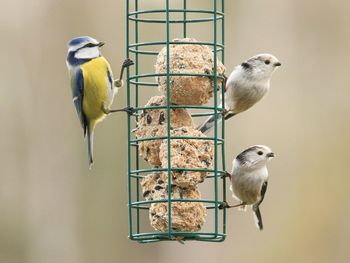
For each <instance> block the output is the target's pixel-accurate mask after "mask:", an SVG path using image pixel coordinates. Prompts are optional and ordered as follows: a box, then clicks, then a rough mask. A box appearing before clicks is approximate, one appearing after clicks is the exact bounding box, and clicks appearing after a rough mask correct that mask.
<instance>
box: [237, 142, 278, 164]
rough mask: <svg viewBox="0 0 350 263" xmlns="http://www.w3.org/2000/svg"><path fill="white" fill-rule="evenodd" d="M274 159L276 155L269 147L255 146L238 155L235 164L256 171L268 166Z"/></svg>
mask: <svg viewBox="0 0 350 263" xmlns="http://www.w3.org/2000/svg"><path fill="white" fill-rule="evenodd" d="M273 157H275V154H274V153H273V152H272V151H271V149H270V148H269V147H267V146H265V145H254V146H251V147H249V148H247V149H246V150H244V151H243V152H241V153H240V154H239V155H237V157H236V159H235V160H234V162H236V165H239V166H241V167H246V168H253V169H255V168H259V167H262V166H264V165H266V163H267V161H269V160H270V159H271V158H273Z"/></svg>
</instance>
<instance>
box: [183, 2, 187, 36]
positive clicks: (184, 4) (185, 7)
mask: <svg viewBox="0 0 350 263" xmlns="http://www.w3.org/2000/svg"><path fill="white" fill-rule="evenodd" d="M183 10H184V15H183V19H184V25H183V26H184V27H183V33H184V34H183V36H184V38H186V37H187V22H186V20H187V14H186V10H187V0H183Z"/></svg>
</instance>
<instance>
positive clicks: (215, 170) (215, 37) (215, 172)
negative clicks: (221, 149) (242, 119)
mask: <svg viewBox="0 0 350 263" xmlns="http://www.w3.org/2000/svg"><path fill="white" fill-rule="evenodd" d="M216 9H217V6H216V0H214V21H213V22H214V23H213V24H214V114H215V116H216V118H215V123H214V182H215V238H216V237H217V234H218V220H219V218H218V206H219V204H218V120H217V116H218V115H217V114H218V98H217V97H218V96H217V95H218V94H217V93H218V92H217V81H218V80H217V32H216V27H217V14H216Z"/></svg>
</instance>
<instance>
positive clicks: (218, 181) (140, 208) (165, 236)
mask: <svg viewBox="0 0 350 263" xmlns="http://www.w3.org/2000/svg"><path fill="white" fill-rule="evenodd" d="M192 1H194V0H192ZM139 2H142V0H126V14H127V15H126V55H127V58H131V59H132V60H134V62H135V65H134V67H133V69H128V72H127V105H128V106H129V107H132V108H134V109H135V113H134V114H133V115H129V116H128V120H127V127H128V210H129V238H130V239H131V240H136V241H138V242H140V243H150V242H157V241H163V240H168V241H171V240H177V237H181V238H183V239H182V240H183V241H186V240H197V241H209V242H222V241H224V240H225V237H226V209H225V206H223V207H224V208H223V209H219V206H220V205H221V204H222V205H224V204H225V202H226V178H225V176H224V175H225V155H224V152H225V148H224V129H225V127H224V119H223V118H224V117H223V114H220V113H221V112H223V109H224V105H222V107H219V106H218V102H219V97H220V93H219V92H218V91H217V85H218V82H217V81H218V79H219V78H222V76H217V70H216V69H217V57H218V56H219V55H221V61H222V63H224V36H225V35H224V0H211V1H209V2H210V3H211V7H210V9H211V10H198V9H189V8H187V6H188V2H190V0H172V1H170V0H164V3H165V7H164V9H155V10H140V9H139V6H140V3H139ZM146 2H148V1H146ZM169 2H171V3H174V2H176V3H177V4H181V6H182V8H181V9H179V8H171V7H170V3H169ZM201 2H202V1H201ZM203 2H205V3H207V2H208V1H203ZM205 3H203V5H205ZM219 5H220V8H219ZM131 7H133V10H130V9H131ZM219 9H220V10H219ZM175 14H178V15H177V18H172V15H175ZM179 14H180V16H182V18H178V17H179ZM191 14H192V15H193V16H196V17H195V18H190V17H191ZM160 15H163V18H158V17H159V16H160ZM198 16H201V17H198ZM202 16H203V17H202ZM150 17H151V18H150ZM156 17H157V18H156ZM146 23H147V24H148V26H152V24H154V25H155V24H158V25H159V24H164V30H165V32H166V37H165V39H161V40H159V41H154V42H141V41H140V39H139V38H140V36H139V33H140V32H139V31H140V30H139V27H140V26H141V25H142V24H146ZM198 23H200V24H204V23H205V25H206V26H208V27H210V26H212V29H213V36H212V41H211V42H210V41H209V42H194V43H193V44H196V45H198V44H199V45H207V46H209V47H211V48H212V49H213V52H214V68H213V72H214V73H213V74H212V75H210V74H187V73H176V74H174V73H171V72H170V69H169V65H170V63H169V60H170V56H169V53H170V52H169V46H170V45H171V44H175V45H181V44H187V45H188V44H191V42H181V41H177V42H172V41H171V40H170V33H171V30H172V27H173V26H174V25H179V24H180V25H182V30H180V31H179V30H177V31H176V32H177V33H178V36H177V37H183V38H186V37H191V36H188V28H189V26H190V24H198ZM218 28H219V29H218ZM218 30H221V35H220V38H221V39H220V41H218V32H219V33H220V31H218ZM174 32H175V31H174ZM132 33H133V36H132ZM131 39H132V40H133V41H132V40H131ZM150 47H151V48H153V50H151V51H150V50H147V48H150ZM162 47H167V70H166V73H165V74H155V73H148V74H139V72H140V69H141V67H142V65H141V63H140V59H141V57H142V56H154V57H156V56H157V55H158V53H159V51H160V49H161V48H162ZM148 70H151V72H152V71H154V69H153V67H150V68H149V69H148ZM131 71H132V73H131ZM157 76H166V78H167V83H166V84H167V94H166V95H167V105H166V106H149V107H143V106H140V105H139V94H140V92H141V91H142V89H147V88H148V89H149V87H157V86H158V84H157V83H156V82H148V81H145V79H147V78H153V79H154V77H157ZM171 76H203V77H210V78H212V79H213V80H214V106H191V105H170V104H169V101H170V100H169V98H170V89H169V87H170V77H171ZM220 92H221V96H224V89H223V87H222V88H221V91H220ZM173 108H186V109H195V110H199V111H201V112H200V113H192V114H191V116H192V117H201V116H211V115H216V116H219V117H220V118H222V125H221V127H220V129H219V126H218V121H217V120H216V121H215V125H214V127H213V130H214V135H213V136H208V137H204V138H203V137H189V136H187V137H186V136H180V137H179V136H177V137H175V136H170V110H171V109H173ZM145 109H166V110H167V136H161V137H151V138H135V136H134V135H133V133H132V125H133V124H134V123H137V121H138V116H139V113H140V112H141V111H142V110H145ZM164 139H167V146H168V156H167V158H168V168H147V169H140V166H141V165H140V160H139V148H138V147H139V143H140V142H141V141H146V140H164ZM172 139H196V140H211V141H213V143H214V167H213V169H189V168H173V167H171V162H170V154H171V153H170V140H172ZM220 164H221V165H220ZM219 167H221V169H220V168H219ZM178 170H181V171H205V172H208V173H209V175H208V176H207V179H206V181H210V185H211V186H210V187H211V189H212V190H211V191H212V192H213V193H214V198H213V199H201V200H197V199H196V200H194V199H193V200H192V199H174V198H172V197H171V194H168V198H167V199H165V200H143V199H142V194H140V190H141V189H140V180H141V179H142V178H143V177H144V176H145V174H147V173H152V172H160V171H166V172H167V173H168V176H167V178H168V193H171V176H170V175H171V171H178ZM219 189H220V190H219ZM219 193H220V196H219ZM160 202H165V203H167V205H168V231H166V232H155V231H150V230H147V231H145V230H143V227H142V225H147V223H148V224H149V222H148V216H146V217H142V216H141V213H142V212H144V211H146V212H148V210H149V208H150V205H151V204H152V203H160ZM172 202H201V203H203V204H204V205H205V207H206V209H207V210H208V213H209V212H212V213H213V220H211V221H213V222H207V223H206V228H207V229H210V231H204V232H201V231H199V232H175V231H173V230H172V218H171V217H172V214H171V210H172V208H171V204H172ZM144 221H146V222H144ZM209 223H210V226H208V225H207V224H209ZM148 229H150V228H148Z"/></svg>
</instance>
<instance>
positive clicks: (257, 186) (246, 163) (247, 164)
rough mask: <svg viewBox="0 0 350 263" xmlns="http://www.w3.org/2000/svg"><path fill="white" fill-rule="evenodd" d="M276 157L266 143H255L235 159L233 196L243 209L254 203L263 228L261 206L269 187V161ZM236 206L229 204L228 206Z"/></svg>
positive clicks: (232, 178)
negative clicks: (267, 165) (267, 166)
mask: <svg viewBox="0 0 350 263" xmlns="http://www.w3.org/2000/svg"><path fill="white" fill-rule="evenodd" d="M273 157H275V154H274V153H273V152H272V151H271V149H270V148H269V147H267V146H264V145H255V146H252V147H249V148H248V149H246V150H244V151H243V152H241V153H240V154H239V155H237V157H236V158H235V159H234V160H233V163H232V173H231V174H229V176H230V179H231V187H230V189H231V191H232V194H233V197H234V198H235V199H237V200H239V201H240V202H241V203H240V205H239V206H241V207H242V208H243V209H245V206H246V205H252V208H253V212H254V219H255V223H256V226H257V227H258V228H259V229H260V230H262V229H263V222H262V218H261V213H260V209H259V206H260V204H261V203H262V201H263V200H264V196H265V193H266V189H267V180H268V171H267V168H266V164H267V161H269V160H270V159H271V158H273ZM230 207H236V206H229V205H228V206H227V208H230Z"/></svg>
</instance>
